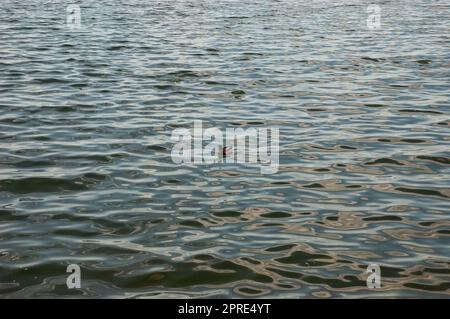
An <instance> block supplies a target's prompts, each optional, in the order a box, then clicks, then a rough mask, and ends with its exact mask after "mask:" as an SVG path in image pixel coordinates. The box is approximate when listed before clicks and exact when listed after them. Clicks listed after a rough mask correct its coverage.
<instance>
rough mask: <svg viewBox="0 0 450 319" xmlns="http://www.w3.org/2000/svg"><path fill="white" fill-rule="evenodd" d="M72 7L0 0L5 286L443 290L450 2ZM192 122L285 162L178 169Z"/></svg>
mask: <svg viewBox="0 0 450 319" xmlns="http://www.w3.org/2000/svg"><path fill="white" fill-rule="evenodd" d="M67 3H71V2H66V1H63V0H54V1H51V0H29V1H19V0H2V2H1V9H2V10H0V40H1V41H0V123H1V124H0V295H1V296H2V297H51V296H59V297H61V296H86V297H186V296H188V297H242V296H244V297H261V296H262V297H276V298H280V297H283V298H285V297H289V298H297V297H317V298H327V297H393V296H404V297H449V291H450V270H449V264H450V259H449V256H450V251H449V244H450V241H449V234H450V228H449V225H450V218H449V212H450V210H449V208H450V202H449V198H450V188H449V183H450V175H449V172H450V170H449V168H450V167H449V164H450V153H449V149H450V148H449V144H450V134H449V133H450V132H449V124H450V107H449V105H450V103H449V97H450V81H449V79H450V71H449V70H450V49H449V43H450V41H449V40H450V36H449V34H450V32H449V31H450V27H449V22H448V21H449V20H448V17H449V16H450V3H449V2H448V1H420V0H413V1H381V0H380V1H376V3H378V5H380V7H381V10H382V11H381V23H382V24H381V29H380V30H374V31H370V30H368V29H367V26H366V19H367V12H366V8H367V4H368V3H370V2H369V1H331V0H330V1H294V0H281V1H268V0H267V1H262V0H261V1H257V0H241V1H224V0H222V1H213V0H208V1H201V0H200V1H173V0H172V1H170V0H166V1H164V0H163V1H151V0H148V1H145V0H133V1H106V0H101V1H100V0H97V1H86V0H83V1H80V2H78V3H79V4H80V7H81V14H82V19H81V24H82V25H81V26H82V28H81V29H80V30H71V29H69V28H68V27H67V25H66V5H67ZM197 119H199V120H203V123H204V125H205V126H209V127H211V126H217V127H219V128H225V127H242V128H248V127H253V128H259V127H261V128H262V127H279V129H280V167H279V171H278V173H276V174H273V175H261V174H260V171H259V169H255V168H254V167H249V166H246V165H243V164H216V165H203V166H194V165H184V166H182V165H176V164H174V163H173V161H172V159H171V156H170V154H171V149H172V146H173V144H172V142H171V140H170V136H171V133H172V131H173V130H174V129H175V128H180V127H185V128H191V127H192V123H193V121H194V120H197ZM372 263H375V264H379V265H380V266H381V275H382V279H381V284H382V288H380V289H368V288H367V287H366V278H367V277H366V276H367V275H366V274H365V271H366V267H367V266H368V265H369V264H372ZM69 264H78V265H80V266H81V272H82V274H81V275H82V287H81V289H72V290H69V289H67V287H66V278H67V275H68V274H67V273H66V267H67V265H69Z"/></svg>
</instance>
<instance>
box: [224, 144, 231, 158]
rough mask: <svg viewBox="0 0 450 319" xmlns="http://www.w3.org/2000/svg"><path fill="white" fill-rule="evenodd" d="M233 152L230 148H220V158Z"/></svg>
mask: <svg viewBox="0 0 450 319" xmlns="http://www.w3.org/2000/svg"><path fill="white" fill-rule="evenodd" d="M232 152H233V147H232V146H224V147H222V156H223V157H227V156H228V155H231V154H232Z"/></svg>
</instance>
